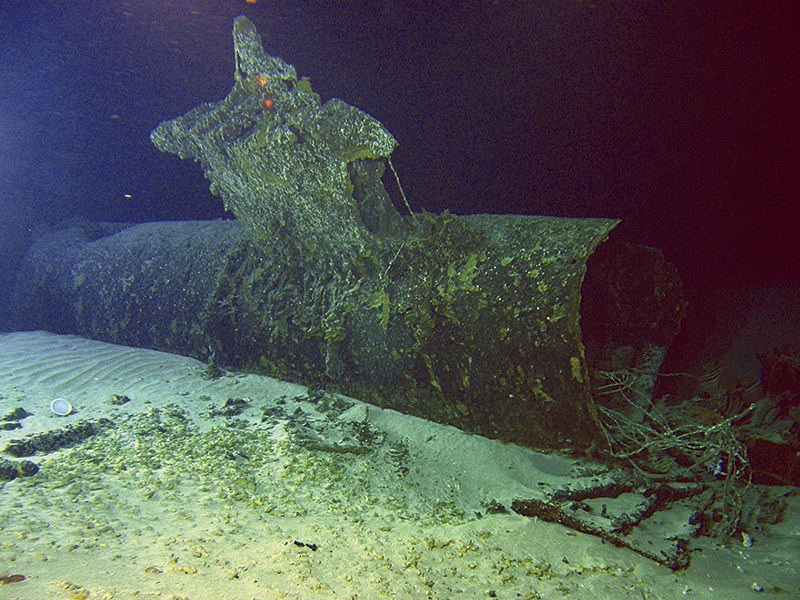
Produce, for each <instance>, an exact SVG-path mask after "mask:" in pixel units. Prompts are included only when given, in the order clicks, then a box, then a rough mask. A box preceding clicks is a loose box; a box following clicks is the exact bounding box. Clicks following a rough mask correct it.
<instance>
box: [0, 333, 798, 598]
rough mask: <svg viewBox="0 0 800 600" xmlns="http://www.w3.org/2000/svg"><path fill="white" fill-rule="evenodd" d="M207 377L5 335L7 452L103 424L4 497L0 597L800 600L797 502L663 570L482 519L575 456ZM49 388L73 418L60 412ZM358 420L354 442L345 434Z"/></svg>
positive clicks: (567, 534) (198, 367) (550, 529)
mask: <svg viewBox="0 0 800 600" xmlns="http://www.w3.org/2000/svg"><path fill="white" fill-rule="evenodd" d="M205 367H206V366H205V365H204V364H202V363H200V362H197V361H195V360H193V359H190V358H186V357H182V356H177V355H171V354H165V353H162V352H156V351H152V350H144V349H135V348H128V347H123V346H115V345H111V344H103V343H100V342H94V341H88V340H85V339H82V338H78V337H73V336H58V335H54V334H50V333H43V332H32V333H27V332H18V333H9V334H3V335H0V416H2V415H5V414H7V413H8V412H9V411H11V410H12V409H14V408H16V407H20V406H21V407H23V408H24V409H25V410H27V411H28V412H29V413H33V414H32V416H29V417H27V418H25V419H23V420H22V421H21V424H22V428H21V429H18V430H15V431H0V448H4V447H5V446H6V444H7V443H8V442H9V441H10V440H13V439H18V438H22V437H25V436H28V435H30V434H32V433H35V432H38V431H48V430H53V429H57V428H62V427H65V426H67V425H69V424H73V423H78V422H81V421H85V420H87V419H88V420H94V421H97V420H98V419H102V418H105V419H108V422H107V423H106V424H105V426H103V427H101V428H100V430H99V431H98V432H97V433H96V434H95V435H94V436H92V437H90V438H88V439H87V440H85V441H83V442H81V443H78V444H76V445H74V446H72V447H69V448H65V449H61V450H58V451H55V452H52V453H50V454H45V455H42V454H39V455H36V456H34V457H32V458H31V460H33V461H34V462H36V463H37V464H38V466H39V467H40V470H39V472H38V473H37V474H36V475H33V476H30V477H20V478H17V479H14V480H12V481H10V482H7V483H5V484H4V485H2V488H1V489H0V576H3V575H9V574H15V573H18V574H22V575H24V576H25V580H24V581H21V582H19V583H10V584H5V585H0V599H6V598H13V599H36V600H42V599H60V598H65V599H70V600H71V599H74V598H90V599H92V600H94V599H102V598H105V599H111V598H113V599H127V598H166V599H179V598H181V599H182V598H186V599H191V600H200V599H217V598H220V599H221V598H225V599H247V600H250V599H259V600H268V599H273V598H275V599H277V598H293V599H294V598H297V599H312V598H326V599H327V598H330V599H338V600H342V599H359V600H369V599H373V598H374V599H378V598H421V599H423V598H424V599H449V598H465V599H468V598H474V599H479V598H499V599H502V600H506V599H518V598H524V599H535V598H542V599H546V600H550V599H559V598H586V599H590V598H591V599H606V598H607V599H615V600H625V599H632V600H653V599H672V598H715V599H719V598H725V599H739V598H759V597H763V598H798V597H800V575H799V574H798V563H799V562H800V559H798V558H797V557H800V516H799V515H800V511H798V508H800V502H798V501H797V496H794V497H793V498H791V499H790V502H791V504H790V506H789V508H788V510H787V512H786V515H785V518H784V520H783V521H782V522H781V523H779V524H778V525H775V526H771V527H769V528H768V529H766V531H765V532H764V533H763V534H762V535H761V536H760V537H758V538H756V539H755V541H754V544H753V545H752V546H751V547H749V548H745V547H743V545H742V544H741V543H738V542H736V541H730V542H729V543H727V544H723V543H721V542H719V541H717V540H712V539H709V538H699V539H696V540H693V541H692V543H691V548H692V549H693V551H692V563H691V566H690V567H689V568H688V569H687V570H684V571H680V572H675V573H674V572H672V571H670V570H669V569H668V568H666V567H663V566H661V565H659V564H656V563H655V562H652V561H650V560H648V559H646V558H644V557H642V556H640V555H638V554H636V553H634V552H632V551H630V550H628V549H625V548H617V547H614V546H612V545H610V544H606V543H603V542H602V540H600V539H599V538H596V537H593V536H589V535H585V534H581V533H576V532H575V531H572V530H571V529H568V528H566V527H564V526H561V525H557V524H552V523H546V522H543V521H540V520H537V519H531V518H526V517H522V516H519V515H516V514H513V513H507V514H488V515H487V514H486V513H487V510H486V508H487V506H491V505H492V504H496V503H499V504H503V505H506V506H507V505H509V504H510V501H511V500H512V499H513V498H524V497H526V492H528V493H529V492H530V491H531V490H533V489H535V487H536V486H537V485H538V484H539V482H541V481H549V482H551V483H552V482H553V481H557V480H559V479H563V478H569V477H574V476H576V471H575V469H576V465H575V463H574V462H573V461H571V460H569V459H566V458H564V457H560V456H558V455H555V454H542V453H537V452H534V451H531V450H527V449H523V448H518V447H516V446H514V445H512V444H504V443H501V442H498V441H493V440H488V439H485V438H482V437H479V436H475V435H469V434H466V433H463V432H461V431H459V430H457V429H455V428H452V427H447V426H442V425H438V424H434V423H430V422H427V421H424V420H422V419H419V418H415V417H410V416H405V415H401V414H399V413H397V412H395V411H391V410H385V409H380V408H377V407H374V406H370V405H366V404H363V403H360V402H357V401H355V400H351V399H343V398H338V397H333V396H324V397H323V396H319V395H316V396H315V395H313V394H312V395H309V393H308V390H307V389H306V388H304V387H302V386H299V385H294V384H291V383H285V382H281V381H276V380H274V379H270V378H267V377H261V376H256V375H248V374H239V373H227V374H225V375H224V376H222V377H220V378H217V379H208V378H204V377H203V374H204V372H205ZM115 394H116V395H124V396H127V397H129V398H130V401H129V402H127V403H125V404H122V405H114V404H113V403H112V402H111V399H112V396H113V395H115ZM56 397H64V398H67V399H69V400H70V402H72V404H73V405H74V407H75V412H74V413H73V414H72V415H70V416H67V417H57V416H55V415H54V414H52V413H51V412H50V410H49V403H50V401H51V400H52V399H53V398H56ZM230 398H234V399H242V400H244V401H245V402H246V404H245V405H244V406H245V409H244V411H243V412H241V414H239V415H230V414H225V413H227V412H229V410H228V409H230V403H229V402H228V399H230ZM226 403H228V405H229V406H228V407H227V408H226V406H225V405H226ZM297 423H301V424H302V427H300V428H298V426H297ZM326 427H327V429H326ZM348 427H350V429H348ZM353 428H355V429H353ZM354 430H355V431H358V432H360V433H359V435H358V436H357V437H358V438H359V439H358V440H357V441H358V443H356V444H355V445H352V444H351V445H349V446H348V445H347V444H349V443H351V442H352V440H350V441H348V439H347V437H346V436H344V435H343V434H342V431H350V432H351V433H352V431H354ZM320 431H322V432H323V434H321V435H323V437H325V435H327V436H328V437H327V438H325V439H324V440H323V441H322V442H320V440H319V439H317V437H315V436H317V433H318V432H320ZM314 432H317V433H314ZM340 434H341V435H342V436H343V437H341V439H340V440H336V439H335V438H336V436H337V435H340ZM331 436H332V437H331ZM331 439H333V441H332V442H331ZM326 444H327V445H326ZM331 444H333V445H331ZM332 448H336V449H337V450H333V449H332ZM342 449H349V450H351V451H347V452H344V451H341V450H342ZM3 456H5V457H6V458H10V457H8V456H7V455H3ZM478 513H479V514H478ZM295 542H299V543H301V544H304V545H302V546H300V545H297V544H296V543H295ZM313 548H316V549H313ZM757 590H761V591H757Z"/></svg>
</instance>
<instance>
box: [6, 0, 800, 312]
mask: <svg viewBox="0 0 800 600" xmlns="http://www.w3.org/2000/svg"><path fill="white" fill-rule="evenodd" d="M794 13H795V10H793V6H792V3H789V2H787V3H781V2H744V3H741V2H715V3H711V2H597V3H593V2H582V1H561V2H534V1H522V0H518V1H511V0H507V1H504V0H497V1H488V0H485V1H480V0H466V1H462V2H446V3H445V2H422V1H420V0H413V1H408V2H401V1H394V2H392V1H388V0H375V1H374V2H326V1H322V0H311V1H309V2H286V1H280V0H270V1H266V0H259V1H258V2H257V3H256V4H249V3H247V2H245V1H244V0H217V1H211V0H207V1H199V0H172V1H165V0H149V1H147V0H128V1H117V0H108V1H99V0H94V1H83V0H77V1H73V0H67V1H41V0H40V1H14V0H11V1H9V0H3V1H2V2H0V70H1V71H2V77H0V246H2V247H0V251H1V252H0V254H1V255H2V256H3V258H2V259H0V261H2V265H0V267H2V268H0V299H3V298H4V297H5V296H6V292H7V291H8V289H9V286H10V285H11V281H13V268H14V264H15V261H16V260H17V258H18V257H19V255H20V254H21V253H22V252H23V251H24V249H25V247H26V244H27V242H28V240H29V237H30V231H31V230H33V229H35V227H36V225H37V223H43V222H45V223H46V222H53V221H55V220H58V219H61V218H65V217H70V216H76V215H80V216H85V217H87V218H89V219H92V220H104V221H147V220H161V219H189V218H214V217H219V216H222V207H221V202H220V201H219V199H218V198H215V197H213V196H211V194H210V193H209V192H208V188H207V182H206V181H205V180H204V179H203V177H202V174H201V172H200V169H199V168H198V166H197V165H194V164H192V163H190V162H182V161H180V160H178V159H177V158H176V157H174V156H172V155H166V154H160V153H158V152H157V151H156V150H155V149H154V148H153V147H152V146H151V144H150V141H149V139H148V134H149V132H150V130H151V129H152V128H153V127H155V126H156V125H157V124H158V122H159V121H161V120H163V119H166V118H172V117H174V116H176V115H179V114H182V113H184V112H185V111H187V110H188V109H190V108H192V107H194V106H196V105H197V104H199V103H201V102H203V101H215V100H218V99H220V98H222V97H223V96H225V95H226V94H227V92H228V91H229V90H230V88H231V86H232V83H233V80H232V73H233V44H232V40H231V29H232V20H233V17H234V16H236V15H238V14H245V15H247V16H248V17H249V18H250V19H251V20H252V21H253V22H254V23H255V24H256V27H257V28H258V30H259V32H260V33H261V35H262V37H263V40H264V45H265V49H266V50H267V52H269V53H270V54H274V55H278V56H280V57H282V58H283V59H285V60H286V61H287V62H289V63H291V64H293V65H294V66H295V67H296V68H297V71H298V74H300V75H308V76H310V77H311V82H312V85H313V86H314V89H315V91H317V92H319V93H320V94H321V95H322V97H323V100H324V99H327V98H330V97H333V96H336V97H340V98H342V99H344V100H345V101H347V102H349V103H351V104H354V105H356V106H358V107H360V108H361V109H363V110H365V111H367V112H368V113H370V114H372V115H373V116H374V117H376V118H377V119H379V120H380V121H382V122H383V123H384V124H385V125H386V126H387V128H388V129H389V130H390V131H391V132H392V133H393V134H394V135H395V136H396V138H397V139H398V140H399V142H400V147H399V149H398V150H397V151H396V153H395V158H394V162H395V164H396V166H397V168H398V170H399V172H400V175H401V178H402V181H403V184H404V187H405V189H406V192H407V195H408V197H409V200H410V202H411V204H412V206H413V207H414V208H415V209H427V210H431V211H436V212H439V211H442V210H444V209H449V210H451V211H452V212H456V213H474V212H502V213H529V214H547V215H559V216H575V217H578V216H609V217H621V218H622V219H623V220H624V221H623V224H622V225H621V227H620V229H619V230H618V232H617V233H618V235H619V236H620V237H622V238H623V239H626V240H629V241H634V242H641V243H646V244H649V245H653V246H657V247H660V248H662V249H663V250H664V252H665V254H666V255H667V257H668V258H669V259H670V260H672V261H674V262H675V263H676V264H677V265H678V267H679V269H680V272H681V274H682V276H683V278H684V280H685V281H686V284H687V288H688V291H689V295H690V298H702V297H703V296H704V295H707V294H709V293H710V292H713V291H714V290H715V289H717V288H720V287H724V286H731V285H750V284H764V283H770V282H773V281H778V280H781V279H788V278H795V279H800V259H798V257H800V243H799V242H798V237H800V207H798V205H799V204H800V200H798V197H800V194H798V190H799V189H800V152H799V151H798V148H799V147H800V145H799V144H798V139H800V130H799V129H800V128H798V113H799V112H800V110H799V108H800V103H798V99H797V98H798V96H797V94H796V91H797V90H798V89H800V59H799V56H800V43H799V42H798V38H800V36H798V33H797V32H798V31H800V21H799V20H798V19H797V18H796V17H795V14H794ZM126 195H129V196H130V197H127V196H126Z"/></svg>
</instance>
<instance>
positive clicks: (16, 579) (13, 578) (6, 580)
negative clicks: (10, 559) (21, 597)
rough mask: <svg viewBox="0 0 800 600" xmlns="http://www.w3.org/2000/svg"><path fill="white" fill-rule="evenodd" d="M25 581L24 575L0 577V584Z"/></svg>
mask: <svg viewBox="0 0 800 600" xmlns="http://www.w3.org/2000/svg"><path fill="white" fill-rule="evenodd" d="M20 581H25V575H19V574H16V575H0V583H19V582H20Z"/></svg>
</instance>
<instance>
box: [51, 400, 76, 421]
mask: <svg viewBox="0 0 800 600" xmlns="http://www.w3.org/2000/svg"><path fill="white" fill-rule="evenodd" d="M50 410H51V411H53V412H54V413H55V414H56V415H57V416H59V417H66V416H67V415H68V414H69V413H71V412H72V404H70V403H69V400H67V399H66V398H56V399H55V400H53V401H52V402H51V403H50Z"/></svg>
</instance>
